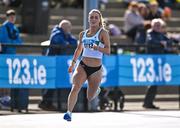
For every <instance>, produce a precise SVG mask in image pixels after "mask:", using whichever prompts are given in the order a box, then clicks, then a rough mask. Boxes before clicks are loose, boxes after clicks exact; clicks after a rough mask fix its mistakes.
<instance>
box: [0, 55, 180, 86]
mask: <svg viewBox="0 0 180 128" xmlns="http://www.w3.org/2000/svg"><path fill="white" fill-rule="evenodd" d="M71 59H72V56H52V57H50V56H27V55H1V56H0V88H68V87H71V82H72V81H71V75H72V74H69V73H68V72H67V69H68V65H69V64H70V62H71ZM78 63H79V61H77V65H78ZM102 67H103V79H102V86H105V87H108V86H146V85H159V86H166V85H172V86H178V85H180V56H179V55H171V54H169V55H111V56H104V58H103V66H102Z"/></svg>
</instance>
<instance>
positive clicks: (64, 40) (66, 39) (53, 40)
mask: <svg viewBox="0 0 180 128" xmlns="http://www.w3.org/2000/svg"><path fill="white" fill-rule="evenodd" d="M71 27H72V25H71V22H70V21H68V20H62V21H61V22H60V23H59V25H56V26H55V27H54V28H53V30H52V31H51V35H50V45H60V46H62V48H54V47H50V48H49V49H48V50H47V52H46V55H48V56H55V55H65V54H72V53H73V52H74V49H73V48H71V47H70V48H69V49H67V48H65V46H68V45H71V46H74V47H76V45H77V39H76V38H75V37H74V36H73V35H72V34H71ZM55 92H57V97H59V95H60V93H63V92H61V89H45V90H43V94H42V96H43V97H42V101H41V102H40V104H39V108H41V109H44V110H57V108H56V107H55V106H54V105H53V101H54V100H53V97H54V94H55ZM59 102H60V101H58V105H60V103H59ZM58 109H60V106H58Z"/></svg>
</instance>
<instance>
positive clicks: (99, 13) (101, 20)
mask: <svg viewBox="0 0 180 128" xmlns="http://www.w3.org/2000/svg"><path fill="white" fill-rule="evenodd" d="M93 12H96V13H97V14H98V15H99V17H100V23H99V25H100V26H102V27H103V28H105V27H106V23H105V21H104V18H103V16H102V13H101V12H100V11H99V10H98V9H92V10H91V11H90V12H89V15H90V14H91V13H93Z"/></svg>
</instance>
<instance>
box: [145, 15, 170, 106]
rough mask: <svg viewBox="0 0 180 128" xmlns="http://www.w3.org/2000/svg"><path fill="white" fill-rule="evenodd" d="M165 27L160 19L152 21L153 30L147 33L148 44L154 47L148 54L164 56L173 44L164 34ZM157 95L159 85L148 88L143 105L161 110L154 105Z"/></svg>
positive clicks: (148, 50) (149, 49) (149, 48)
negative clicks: (163, 27)
mask: <svg viewBox="0 0 180 128" xmlns="http://www.w3.org/2000/svg"><path fill="white" fill-rule="evenodd" d="M163 25H164V21H163V20H162V19H160V18H158V19H154V20H152V22H151V29H150V30H148V32H147V39H146V43H147V44H148V45H152V46H153V47H148V49H147V53H148V54H164V53H166V50H167V49H168V46H169V44H171V42H170V40H169V39H168V38H167V37H166V35H165V34H164V31H163V29H162V26H163ZM156 93H157V85H153V86H149V87H148V89H147V93H146V96H145V99H144V104H143V107H144V108H151V109H159V107H156V106H155V105H154V104H153V102H154V99H155V96H156Z"/></svg>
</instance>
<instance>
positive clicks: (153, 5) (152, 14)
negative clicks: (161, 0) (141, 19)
mask: <svg viewBox="0 0 180 128" xmlns="http://www.w3.org/2000/svg"><path fill="white" fill-rule="evenodd" d="M148 8H149V13H148V15H147V17H146V18H145V19H146V20H150V21H151V20H153V19H155V18H162V13H163V10H162V9H160V8H159V5H158V3H157V2H156V1H153V2H150V3H149V4H148Z"/></svg>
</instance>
